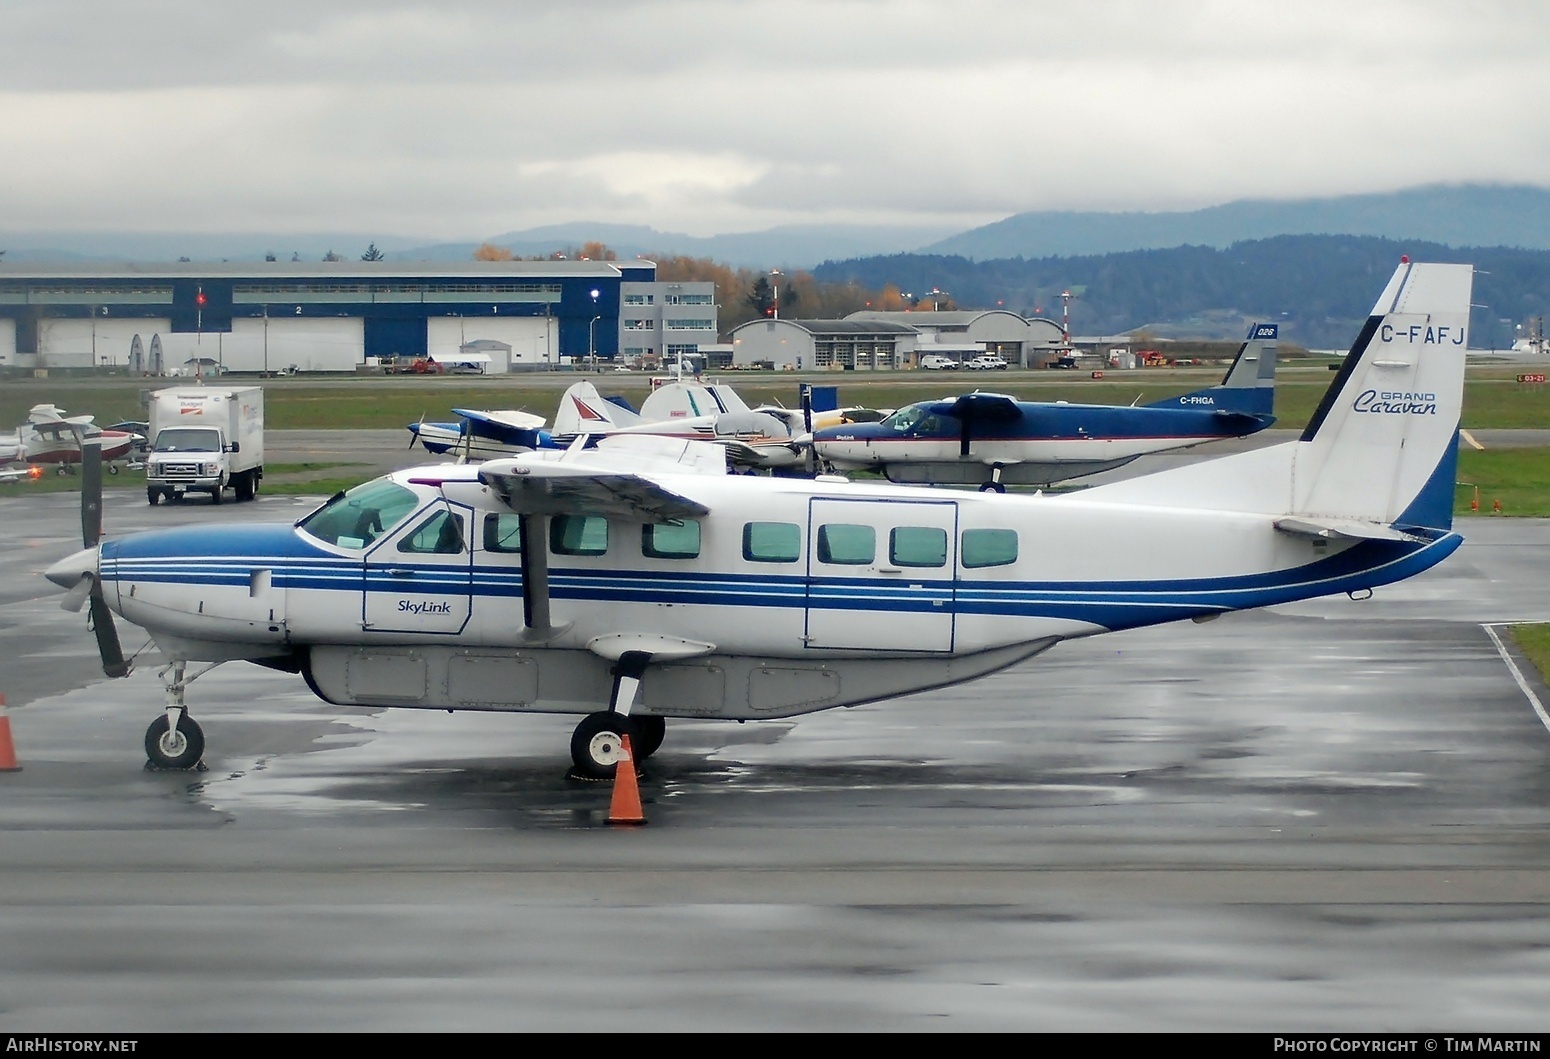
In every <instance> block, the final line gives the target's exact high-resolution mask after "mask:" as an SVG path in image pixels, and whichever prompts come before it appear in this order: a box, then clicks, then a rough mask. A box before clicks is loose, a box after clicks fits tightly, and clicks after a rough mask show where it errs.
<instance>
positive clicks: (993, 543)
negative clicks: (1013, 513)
mask: <svg viewBox="0 0 1550 1059" xmlns="http://www.w3.org/2000/svg"><path fill="white" fill-rule="evenodd" d="M961 561H962V563H963V565H964V566H966V567H969V568H971V569H976V568H979V567H982V566H1007V565H1009V564H1011V563H1015V562H1016V561H1017V531H1016V530H1009V529H972V530H964V531H963V552H962V555H961Z"/></svg>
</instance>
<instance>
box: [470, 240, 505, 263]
mask: <svg viewBox="0 0 1550 1059" xmlns="http://www.w3.org/2000/svg"><path fill="white" fill-rule="evenodd" d="M474 260H475V261H510V260H511V251H510V250H508V249H506V248H505V247H504V246H496V245H495V244H494V243H480V244H479V245H478V247H476V248H475V249H474Z"/></svg>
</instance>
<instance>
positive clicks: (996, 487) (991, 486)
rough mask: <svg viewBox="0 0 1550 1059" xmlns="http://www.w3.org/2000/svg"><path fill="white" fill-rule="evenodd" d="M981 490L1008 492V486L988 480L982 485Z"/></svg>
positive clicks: (983, 491) (985, 491) (984, 491)
mask: <svg viewBox="0 0 1550 1059" xmlns="http://www.w3.org/2000/svg"><path fill="white" fill-rule="evenodd" d="M980 492H982V493H1004V492H1006V486H1004V485H1002V484H1001V483H1000V482H986V483H985V484H984V485H982V486H980Z"/></svg>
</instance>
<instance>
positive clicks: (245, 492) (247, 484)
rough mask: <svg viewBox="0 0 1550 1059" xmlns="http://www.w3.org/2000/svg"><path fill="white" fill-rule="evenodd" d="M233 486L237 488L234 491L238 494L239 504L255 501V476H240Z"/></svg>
mask: <svg viewBox="0 0 1550 1059" xmlns="http://www.w3.org/2000/svg"><path fill="white" fill-rule="evenodd" d="M232 484H233V485H234V486H235V490H234V491H235V492H236V494H237V502H238V503H241V502H242V501H244V500H252V499H253V475H252V474H251V473H249V474H243V475H239V476H238V477H237V478H236V479H235V480H234V481H233V483H232Z"/></svg>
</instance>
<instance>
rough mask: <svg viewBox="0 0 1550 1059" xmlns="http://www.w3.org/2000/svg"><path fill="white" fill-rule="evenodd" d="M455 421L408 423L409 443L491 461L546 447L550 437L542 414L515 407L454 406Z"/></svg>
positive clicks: (438, 453)
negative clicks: (484, 408)
mask: <svg viewBox="0 0 1550 1059" xmlns="http://www.w3.org/2000/svg"><path fill="white" fill-rule="evenodd" d="M452 414H453V415H455V416H457V417H458V421H457V422H456V423H427V422H426V421H425V420H423V419H422V420H420V421H419V422H418V423H410V424H409V445H410V447H411V448H413V447H414V443H415V442H416V441H418V442H419V443H420V444H421V445H423V446H425V451H426V452H429V453H431V454H432V455H433V456H455V457H458V458H459V459H462V460H465V461H470V462H471V461H477V460H491V459H498V458H500V457H502V456H515V455H516V454H518V453H520V452H530V451H532V450H533V449H539V448H547V447H549V446H550V445H552V444H553V437H552V436H551V435H550V433H549V431H547V430H545V429H544V417H543V416H539V415H534V414H533V413H531V412H522V411H518V410H516V409H500V410H490V411H482V410H478V409H472V408H454V409H453V410H452Z"/></svg>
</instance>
